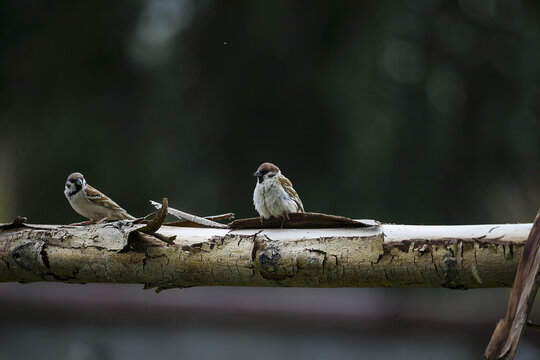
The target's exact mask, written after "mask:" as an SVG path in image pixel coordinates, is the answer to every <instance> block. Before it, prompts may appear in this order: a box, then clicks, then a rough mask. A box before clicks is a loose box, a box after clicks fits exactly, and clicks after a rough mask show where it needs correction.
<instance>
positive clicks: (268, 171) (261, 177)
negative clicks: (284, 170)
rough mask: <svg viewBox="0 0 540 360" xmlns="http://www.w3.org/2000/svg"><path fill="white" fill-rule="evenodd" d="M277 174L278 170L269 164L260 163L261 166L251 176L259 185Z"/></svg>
mask: <svg viewBox="0 0 540 360" xmlns="http://www.w3.org/2000/svg"><path fill="white" fill-rule="evenodd" d="M277 174H279V168H278V167H277V166H276V165H274V164H272V163H269V162H265V163H262V164H261V166H259V168H258V169H257V171H255V174H253V176H256V177H257V181H258V182H259V183H262V182H263V181H265V180H267V179H270V178H273V177H274V176H276V175H277Z"/></svg>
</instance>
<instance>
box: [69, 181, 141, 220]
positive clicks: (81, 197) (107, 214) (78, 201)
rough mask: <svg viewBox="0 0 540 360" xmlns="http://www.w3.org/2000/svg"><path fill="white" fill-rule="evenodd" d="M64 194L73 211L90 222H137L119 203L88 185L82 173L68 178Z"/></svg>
mask: <svg viewBox="0 0 540 360" xmlns="http://www.w3.org/2000/svg"><path fill="white" fill-rule="evenodd" d="M64 194H65V195H66V198H67V199H68V201H69V204H70V205H71V207H72V208H73V210H75V211H76V212H78V213H79V214H81V215H82V216H84V217H86V218H88V219H90V220H93V221H98V220H135V218H134V217H133V216H131V215H129V214H128V213H127V212H126V210H124V209H122V208H121V207H120V206H118V204H117V203H115V202H114V201H112V200H111V199H110V198H108V197H107V196H106V195H104V194H102V193H101V192H99V191H98V190H96V189H94V188H93V187H92V186H90V185H88V184H87V183H86V180H85V179H84V176H83V175H82V174H81V173H78V172H75V173H73V174H71V175H69V176H68V178H67V181H66V188H65V190H64ZM81 224H82V223H81Z"/></svg>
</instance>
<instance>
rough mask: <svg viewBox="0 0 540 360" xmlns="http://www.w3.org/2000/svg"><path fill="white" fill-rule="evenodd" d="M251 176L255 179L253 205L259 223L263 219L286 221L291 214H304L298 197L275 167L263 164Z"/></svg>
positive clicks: (266, 163) (270, 164) (289, 183)
mask: <svg viewBox="0 0 540 360" xmlns="http://www.w3.org/2000/svg"><path fill="white" fill-rule="evenodd" d="M253 176H256V177H257V185H255V191H254V192H253V204H254V205H255V209H256V210H257V212H258V213H259V215H260V216H261V223H262V221H263V218H264V219H268V218H271V217H280V216H283V218H284V219H285V218H287V219H288V218H289V215H288V214H289V213H291V212H304V205H303V204H302V201H301V200H300V197H299V196H298V194H297V193H296V191H295V190H294V188H293V186H292V184H291V182H290V181H289V179H287V178H286V177H285V176H283V175H282V174H281V171H280V170H279V168H278V167H277V166H276V165H274V164H272V163H268V162H265V163H263V164H261V166H259V168H258V169H257V171H256V172H255V174H253Z"/></svg>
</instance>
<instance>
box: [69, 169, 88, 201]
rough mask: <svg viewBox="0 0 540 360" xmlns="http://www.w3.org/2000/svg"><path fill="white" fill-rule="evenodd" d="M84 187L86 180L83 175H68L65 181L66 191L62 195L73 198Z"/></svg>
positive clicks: (75, 173)
mask: <svg viewBox="0 0 540 360" xmlns="http://www.w3.org/2000/svg"><path fill="white" fill-rule="evenodd" d="M85 187H86V180H85V179H84V176H83V174H81V173H78V172H74V173H73V174H71V175H69V176H68V178H67V180H66V189H65V190H64V193H65V194H66V195H68V196H73V195H75V194H76V193H78V192H79V191H81V190H82V189H84V188H85Z"/></svg>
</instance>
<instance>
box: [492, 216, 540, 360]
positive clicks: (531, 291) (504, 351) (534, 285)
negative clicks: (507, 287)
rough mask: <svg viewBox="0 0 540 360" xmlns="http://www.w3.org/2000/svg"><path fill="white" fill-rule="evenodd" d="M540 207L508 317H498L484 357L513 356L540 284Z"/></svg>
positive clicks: (511, 357)
mask: <svg viewBox="0 0 540 360" xmlns="http://www.w3.org/2000/svg"><path fill="white" fill-rule="evenodd" d="M539 269H540V211H538V214H537V215H536V218H535V219H534V224H533V226H532V229H531V231H530V233H529V237H528V239H527V242H526V244H525V247H524V249H523V256H522V257H521V260H520V262H519V266H518V269H517V273H516V279H515V281H514V286H513V287H512V292H511V293H510V300H509V301H508V309H507V311H506V317H505V318H504V319H501V320H499V322H498V323H497V326H496V327H495V331H494V332H493V335H492V336H491V340H490V341H489V344H488V346H487V348H486V352H485V358H486V359H488V360H491V359H513V358H514V355H515V353H516V350H517V346H518V344H519V340H520V338H521V334H522V333H523V329H524V328H525V325H526V324H527V319H528V317H529V313H530V312H531V308H532V306H533V304H534V298H535V297H536V292H537V291H538V287H539V286H540V273H539V272H538V270H539Z"/></svg>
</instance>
